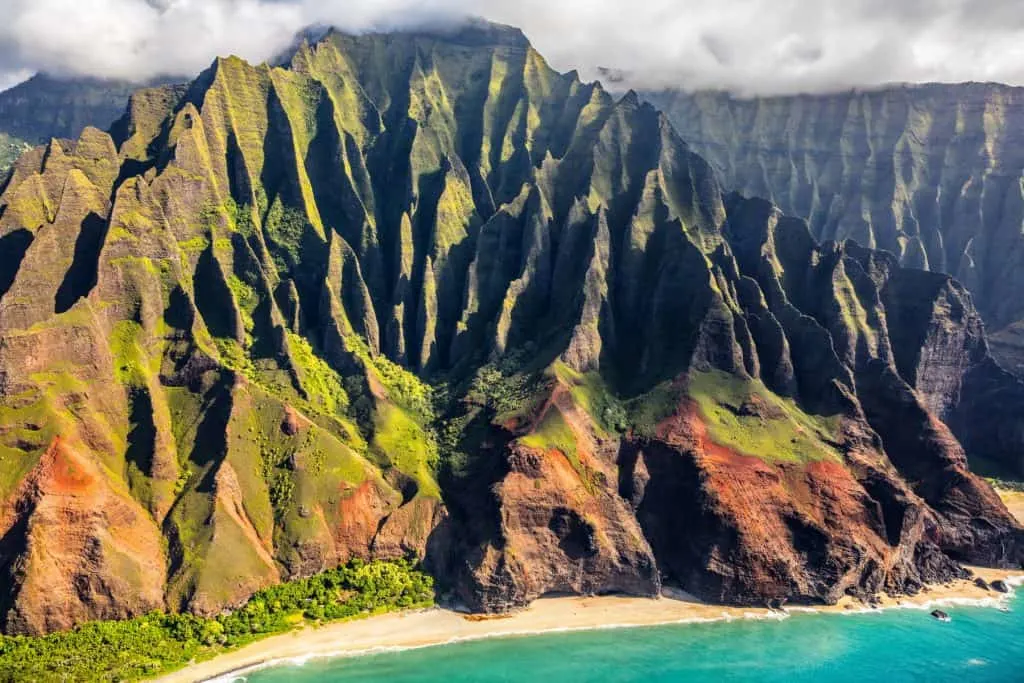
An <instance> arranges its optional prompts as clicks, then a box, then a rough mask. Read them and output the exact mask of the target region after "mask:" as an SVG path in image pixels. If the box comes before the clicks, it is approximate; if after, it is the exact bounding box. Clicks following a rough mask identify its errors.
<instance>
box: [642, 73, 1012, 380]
mask: <svg viewBox="0 0 1024 683" xmlns="http://www.w3.org/2000/svg"><path fill="white" fill-rule="evenodd" d="M644 97H645V99H647V100H649V101H650V102H652V103H653V104H654V105H655V106H657V107H659V108H661V109H662V110H663V111H665V112H666V114H667V115H668V117H669V119H670V120H671V121H672V123H673V125H674V126H675V128H676V130H677V131H679V134H680V135H681V136H682V137H683V139H684V140H686V141H687V143H688V144H690V145H692V146H693V149H694V150H695V151H696V152H697V153H699V154H701V155H703V156H704V157H705V158H706V159H708V161H709V162H710V163H711V165H712V166H713V167H714V168H715V170H716V171H717V172H718V173H719V175H720V178H721V179H722V182H723V184H724V185H725V186H726V187H728V188H730V189H733V190H737V191H740V192H743V193H744V194H745V195H747V196H758V197H765V198H768V199H770V200H771V201H773V202H774V203H776V204H777V205H778V206H779V207H780V208H781V209H782V210H783V211H785V212H786V213H790V214H793V215H796V216H802V217H806V218H807V219H808V221H809V222H810V225H811V231H812V233H813V234H814V235H815V237H817V238H818V239H821V240H826V239H839V240H842V239H854V240H856V241H857V242H858V243H860V244H862V245H865V246H870V247H875V248H879V249H885V250H887V251H891V252H892V253H894V254H896V255H897V256H898V258H899V260H900V262H901V263H902V264H904V265H906V266H910V267H915V268H925V269H930V270H934V271H937V272H944V273H949V274H952V275H954V276H955V277H956V278H957V279H958V280H960V281H961V282H963V283H964V284H965V285H966V286H967V287H968V289H969V290H970V291H971V293H972V294H973V296H974V300H975V303H976V304H977V306H978V308H979V310H980V311H981V313H982V316H983V317H984V319H985V322H986V323H987V324H988V327H989V330H990V331H991V332H993V335H992V337H993V348H994V350H995V352H996V353H997V355H998V357H999V358H1000V361H1001V362H1002V364H1003V365H1004V366H1005V367H1007V368H1008V369H1010V370H1011V371H1013V372H1016V373H1017V374H1024V335H1022V333H1021V324H1020V321H1021V320H1024V302H1022V301H1021V299H1020V297H1019V296H1018V295H1017V294H1018V293H1019V292H1020V291H1022V288H1024V237H1022V233H1021V224H1022V222H1024V190H1022V187H1024V174H1022V170H1021V169H1022V168H1024V137H1022V134H1021V133H1020V131H1021V130H1022V129H1024V89H1021V88H1013V87H1008V86H1002V85H996V84H979V83H970V84H963V85H921V86H899V87H892V88H887V89H881V90H876V91H864V92H857V91H855V92H847V93H841V94H835V95H821V96H794V97H769V98H761V99H736V98H733V97H731V96H729V95H728V94H725V93H717V92H707V93H703V92H702V93H696V94H691V93H683V92H677V91H665V92H652V93H647V94H645V96H644Z"/></svg>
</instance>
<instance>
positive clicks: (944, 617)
mask: <svg viewBox="0 0 1024 683" xmlns="http://www.w3.org/2000/svg"><path fill="white" fill-rule="evenodd" d="M932 616H933V617H935V618H936V619H938V620H939V621H953V620H952V619H950V618H949V615H948V614H946V613H945V612H943V611H942V610H940V609H937V610H934V611H933V612H932Z"/></svg>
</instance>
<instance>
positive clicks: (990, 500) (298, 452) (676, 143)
mask: <svg viewBox="0 0 1024 683" xmlns="http://www.w3.org/2000/svg"><path fill="white" fill-rule="evenodd" d="M0 259H2V261H0V501H3V506H2V507H0V573H2V577H3V579H2V580H0V608H2V610H3V612H2V614H0V622H2V626H3V628H5V629H6V630H9V631H27V632H40V631H46V630H51V629H55V628H65V627H68V626H71V625H73V624H75V623H78V622H80V621H82V620H84V619H88V618H103V617H109V616H126V615H130V614H137V613H139V612H142V611H145V610H148V609H151V608H153V607H154V606H163V607H166V608H169V609H191V610H194V611H197V612H200V613H204V614H209V613H214V612H217V611H219V610H221V609H223V608H225V607H230V606H232V605H236V604H238V603H240V602H242V601H243V600H245V598H246V597H247V596H248V595H250V594H251V593H252V592H253V591H255V590H257V589H259V588H260V587H262V586H266V585H268V584H271V583H273V582H276V581H280V580H282V579H285V578H289V577H294V576H303V575H307V574H310V573H313V572H316V571H319V570H322V569H324V568H326V567H330V566H333V565H336V564H338V563H339V562H344V561H346V560H348V559H350V558H353V557H364V558H367V557H395V556H402V555H412V556H417V557H419V558H421V559H423V560H424V562H425V565H426V566H427V568H428V569H429V570H430V571H432V572H433V573H434V574H435V576H436V577H437V578H438V581H439V583H440V585H441V586H442V588H443V589H444V590H447V591H450V592H451V593H452V594H453V595H454V596H456V597H457V598H458V599H460V600H462V601H463V602H465V603H466V604H468V605H469V606H471V607H473V608H475V609H478V610H486V611H498V610H505V609H509V608H513V607H517V606H520V605H524V604H526V603H528V602H529V601H530V600H532V599H534V598H536V597H539V596H541V595H544V594H546V593H551V592H575V593H602V592H613V591H620V592H627V593H632V594H639V595H653V594H656V593H657V592H658V591H659V589H660V588H661V586H662V584H663V582H664V581H671V582H675V583H679V584H681V585H682V586H684V587H685V588H687V589H688V590H692V591H694V592H695V593H697V594H699V595H701V596H703V597H706V598H710V599H714V600H718V601H725V602H734V603H747V602H754V603H757V604H764V602H765V601H766V600H769V601H770V600H775V601H777V602H780V603H781V602H782V601H783V600H786V599H788V600H789V601H791V602H803V603H815V602H834V601H835V600H837V599H838V598H839V597H840V596H842V595H844V594H854V595H860V596H868V595H871V594H873V593H875V592H878V591H889V592H913V591H916V590H917V589H918V588H919V587H920V586H921V585H922V584H923V583H924V582H927V581H934V580H944V579H948V578H952V577H956V576H964V575H965V573H964V570H963V569H962V568H961V567H960V565H959V564H958V563H959V562H961V561H970V562H979V563H986V564H991V565H999V566H1017V565H1019V563H1020V562H1021V559H1022V548H1024V546H1022V545H1021V543H1022V538H1021V536H1022V531H1021V529H1020V528H1019V527H1018V526H1017V524H1016V522H1014V521H1013V519H1012V518H1011V517H1010V515H1009V513H1008V512H1007V511H1006V509H1005V507H1003V505H1002V504H1001V503H1000V501H999V500H998V498H997V497H996V496H995V494H994V493H993V492H992V490H991V489H990V488H989V487H988V486H987V484H985V483H984V481H982V480H980V479H978V478H977V477H975V476H974V475H973V474H972V473H971V472H970V471H969V469H968V467H967V460H966V457H965V451H964V449H963V447H962V445H961V443H960V442H959V441H958V440H957V439H956V438H955V437H954V436H953V434H952V433H951V432H950V429H949V425H951V424H955V423H956V420H957V419H960V418H962V417H964V418H965V419H968V420H969V418H966V417H965V416H968V415H969V414H970V411H971V410H974V409H975V408H973V407H971V406H970V405H966V404H965V400H964V397H965V395H966V393H965V392H966V391H967V388H966V387H968V386H971V385H973V384H979V385H983V386H984V387H985V389H986V391H990V392H993V393H999V392H1011V393H1012V392H1014V391H1016V388H1015V387H1016V385H1015V384H1014V383H1013V381H1012V379H1011V378H1009V376H1006V375H1005V374H1004V375H1000V374H999V373H998V372H997V371H998V368H995V369H994V370H993V366H992V365H991V359H990V358H989V356H988V351H987V347H986V346H985V341H984V335H983V333H982V330H981V326H980V323H978V320H979V318H978V314H977V313H976V312H975V311H974V308H973V306H972V305H971V302H970V299H969V297H967V296H966V295H964V293H963V289H962V288H961V287H960V286H959V285H958V284H956V283H955V282H954V281H952V280H951V279H950V278H948V277H946V276H941V275H936V274H928V273H925V274H918V273H911V272H910V271H906V270H904V269H902V268H901V267H900V266H899V264H898V263H897V262H896V260H895V259H894V258H892V257H890V256H888V255H886V254H884V253H881V252H876V251H871V250H868V249H864V248H861V247H858V246H857V245H855V244H853V243H834V242H830V243H826V244H824V245H822V246H819V245H818V244H817V243H816V242H815V241H814V239H813V238H812V236H811V233H810V231H809V230H808V227H807V224H806V223H804V222H802V221H799V220H796V219H791V218H786V217H785V216H783V215H782V213H781V212H780V211H779V210H777V209H776V208H775V207H774V206H772V205H771V204H769V203H768V202H765V201H761V200H743V199H741V198H739V197H731V198H728V199H727V198H725V197H724V196H723V193H722V191H721V189H720V186H719V184H718V182H717V181H716V179H715V177H714V173H713V171H712V169H711V168H710V167H709V166H708V165H707V163H705V162H704V161H703V159H701V158H700V157H698V156H697V155H695V154H694V153H693V152H691V151H690V149H689V148H688V147H687V146H686V145H685V144H684V143H683V142H682V140H681V139H680V138H679V136H678V135H677V134H676V133H675V131H674V130H673V128H672V127H671V125H670V124H669V123H668V121H667V120H666V119H665V118H664V116H662V115H660V114H659V113H658V112H657V111H656V110H655V109H653V108H652V107H650V106H648V105H644V104H641V103H640V101H639V99H638V98H637V97H636V96H634V95H629V96H626V97H624V98H621V99H615V98H613V97H611V96H610V95H609V94H608V93H606V92H605V91H604V90H603V89H602V88H601V87H600V86H599V85H597V84H584V83H581V82H580V81H579V80H578V79H577V78H576V76H575V74H558V73H556V72H554V71H553V70H551V69H550V68H549V67H548V66H547V64H546V63H545V62H544V60H543V59H542V58H541V57H540V55H539V54H537V52H536V51H534V50H533V48H532V47H531V46H530V45H529V43H528V42H527V41H526V39H525V38H524V37H523V36H522V34H521V33H519V32H518V31H517V30H515V29H510V28H506V27H500V26H494V25H482V24H476V25H469V26H467V27H466V28H465V29H463V30H460V31H448V32H446V33H444V34H443V35H433V34H429V33H404V34H371V35H365V36H360V37H353V36H349V35H345V34H341V33H337V32H331V33H328V34H327V35H326V36H324V37H323V38H322V39H320V40H318V41H317V42H316V43H314V44H308V43H304V44H302V45H301V46H299V47H298V48H297V49H296V50H295V52H294V55H293V56H292V57H291V59H290V62H289V64H288V65H287V66H285V67H271V66H267V65H261V66H252V65H250V64H247V63H245V62H243V61H241V60H238V59H234V58H228V59H219V60H217V61H216V62H215V63H214V64H213V65H212V66H211V67H210V69H208V70H207V71H206V72H204V73H203V74H201V75H200V76H199V77H198V78H197V79H196V80H195V81H194V82H193V83H192V84H191V85H190V86H189V87H188V88H187V89H176V88H168V87H163V88H155V89H148V90H143V91H140V92H137V93H136V94H135V95H133V97H132V101H131V104H130V106H129V110H128V113H127V114H126V116H125V117H124V118H123V119H122V120H121V121H119V122H118V124H117V125H115V126H114V127H113V128H112V130H111V133H103V132H101V131H99V130H96V129H93V128H87V129H86V130H85V131H84V132H83V133H82V135H81V136H80V137H79V138H78V140H77V141H76V142H68V143H63V142H59V141H53V142H51V143H50V144H48V145H47V146H45V147H42V148H38V149H35V150H33V151H31V152H29V153H27V154H25V155H24V156H23V157H22V158H21V159H20V160H19V161H18V163H17V164H16V166H15V168H14V171H13V173H12V175H11V177H10V179H9V181H8V182H7V184H6V186H5V187H4V189H3V193H2V194H0ZM976 439H977V440H976V441H975V442H973V443H972V442H970V441H968V440H966V439H965V441H964V443H965V444H968V447H969V448H975V447H977V448H979V449H985V448H987V449H990V451H987V456H988V457H993V458H1005V457H1009V455H1008V454H1012V453H1019V452H1021V448H1020V446H1021V435H1020V434H1019V433H1016V432H1013V431H1012V430H1010V431H1007V432H1005V433H1003V434H1001V435H1000V436H999V438H992V437H991V436H986V435H984V434H981V433H980V432H978V433H977V434H976ZM68 482H70V483H68ZM72 484H73V485H72ZM65 489H67V490H66V491H65ZM57 525H59V526H60V527H61V528H62V529H63V533H66V534H67V535H68V539H66V540H61V539H60V537H59V536H56V535H55V532H53V531H52V529H53V528H55V527H56V526H57ZM50 543H57V544H58V546H59V547H60V548H61V549H62V550H61V552H60V553H47V555H46V556H45V557H39V556H38V555H37V549H38V548H40V547H43V548H45V547H47V544H50ZM82 576H87V577H89V578H88V585H84V584H82V585H80V584H81V582H82V580H81V579H80V578H79V577H82ZM53 586H57V587H58V590H50V589H52V587H53ZM72 586H73V587H74V588H75V591H74V594H73V596H72V598H71V602H70V603H69V602H68V601H69V597H68V596H69V595H71V593H70V590H71V588H70V587H72ZM69 604H70V605H71V607H72V608H71V609H68V607H67V606H68V605H69Z"/></svg>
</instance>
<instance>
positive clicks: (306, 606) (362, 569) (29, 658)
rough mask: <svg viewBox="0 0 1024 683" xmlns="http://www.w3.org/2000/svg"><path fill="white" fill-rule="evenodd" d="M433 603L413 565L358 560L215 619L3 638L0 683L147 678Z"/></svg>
mask: <svg viewBox="0 0 1024 683" xmlns="http://www.w3.org/2000/svg"><path fill="white" fill-rule="evenodd" d="M433 602H434V588H433V580H432V579H431V578H430V577H429V576H428V575H426V574H424V573H422V572H420V571H419V570H418V569H415V568H414V567H413V566H412V565H411V564H410V563H408V562H405V561H398V562H371V563H364V562H361V561H359V560H355V561H353V562H351V563H350V564H348V565H347V566H344V567H339V568H337V569H331V570H329V571H326V572H323V573H322V574H317V575H316V576H312V577H310V578H307V579H299V580H296V581H290V582H288V583H283V584H281V585H278V586H273V587H271V588H267V589H265V590H262V591H259V592H258V593H256V594H255V595H253V596H252V597H251V598H250V599H249V601H248V602H247V603H246V604H245V606H244V607H241V608H240V609H237V610H235V611H233V612H231V613H228V614H224V615H221V616H218V617H214V618H203V617H197V616H194V615H191V614H164V613H161V612H154V613H152V614H148V615H146V616H143V617H137V618H135V619H130V620H127V621H97V622H91V623H88V624H84V625H82V626H79V627H78V628H76V629H74V630H73V631H68V632H64V633H53V634H50V635H48V636H42V637H32V636H0V680H4V681H19V682H20V681H26V682H27V681H32V682H36V681H125V680H138V679H141V678H150V677H154V676H158V675H160V674H164V673H167V672H170V671H173V670H175V669H180V668H182V667H184V666H186V665H187V664H189V663H190V662H192V661H199V660H205V659H211V658H213V657H215V656H216V655H219V654H223V653H224V652H227V651H229V650H233V649H236V648H238V647H241V646H242V645H245V644H247V643H250V642H252V641H255V640H259V639H261V638H265V637H266V636H269V635H272V634H275V633H282V632H285V631H289V630H292V629H295V628H299V627H301V626H306V625H314V624H319V623H323V622H327V621H337V620H343V619H352V618H357V617H362V616H368V615H371V614H376V613H381V612H389V611H394V610H399V609H409V608H416V607H426V606H429V605H432V604H433Z"/></svg>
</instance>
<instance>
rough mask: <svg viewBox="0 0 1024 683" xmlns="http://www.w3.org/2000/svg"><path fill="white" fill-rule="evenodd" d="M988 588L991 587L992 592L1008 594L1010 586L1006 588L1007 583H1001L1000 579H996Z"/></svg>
mask: <svg viewBox="0 0 1024 683" xmlns="http://www.w3.org/2000/svg"><path fill="white" fill-rule="evenodd" d="M989 586H991V587H992V590H994V591H995V592H997V593H1009V592H1010V586H1008V585H1007V583H1006V582H1005V581H1003V580H1002V579H998V580H996V581H993V582H992V583H990V584H989Z"/></svg>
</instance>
